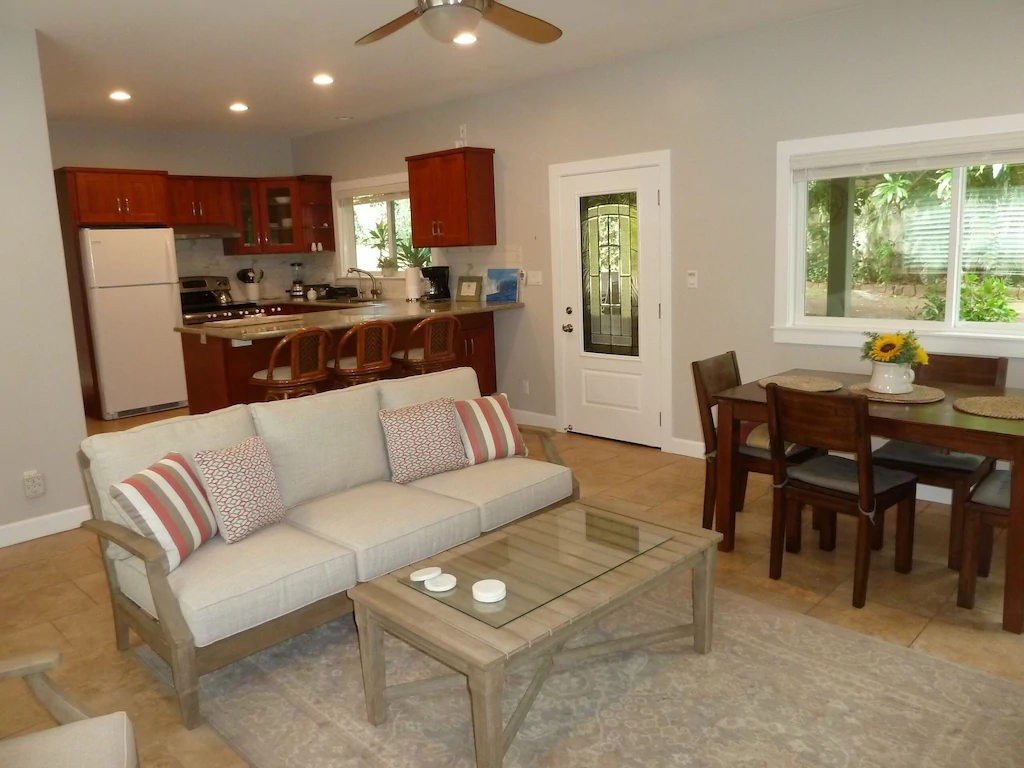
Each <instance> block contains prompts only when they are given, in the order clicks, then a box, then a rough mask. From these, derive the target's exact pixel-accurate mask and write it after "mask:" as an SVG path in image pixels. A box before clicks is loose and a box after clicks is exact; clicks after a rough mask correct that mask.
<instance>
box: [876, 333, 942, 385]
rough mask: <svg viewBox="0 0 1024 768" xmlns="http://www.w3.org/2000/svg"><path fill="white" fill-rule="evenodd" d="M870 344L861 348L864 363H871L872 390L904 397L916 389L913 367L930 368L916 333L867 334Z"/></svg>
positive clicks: (926, 354)
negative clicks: (926, 366) (924, 366)
mask: <svg viewBox="0 0 1024 768" xmlns="http://www.w3.org/2000/svg"><path fill="white" fill-rule="evenodd" d="M864 335H865V336H867V337H868V340H867V341H865V342H864V346H863V347H861V354H860V359H861V360H870V361H871V381H870V382H869V383H868V389H870V390H871V391H872V392H883V393H885V394H889V395H903V394H906V393H907V392H911V391H913V389H914V370H913V369H912V368H911V367H910V366H911V365H915V364H916V365H928V353H927V352H925V351H924V348H923V347H922V346H921V345H920V344H919V343H918V341H917V337H916V336H915V335H914V332H913V331H908V332H907V333H899V332H897V333H871V332H865V334H864Z"/></svg>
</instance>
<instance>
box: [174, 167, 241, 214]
mask: <svg viewBox="0 0 1024 768" xmlns="http://www.w3.org/2000/svg"><path fill="white" fill-rule="evenodd" d="M167 207H168V220H169V223H170V224H171V226H175V225H189V224H219V225H233V224H235V206H234V200H233V198H232V190H231V180H230V179H218V178H212V177H187V176H168V177H167Z"/></svg>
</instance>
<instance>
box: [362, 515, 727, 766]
mask: <svg viewBox="0 0 1024 768" xmlns="http://www.w3.org/2000/svg"><path fill="white" fill-rule="evenodd" d="M721 538H722V536H721V534H719V533H716V532H714V531H706V530H704V529H702V528H697V529H689V528H688V529H685V530H676V529H672V528H665V527H662V526H658V525H654V524H650V523H645V522H641V521H639V520H634V519H632V518H628V517H624V516H622V515H617V514H614V513H612V512H608V511H605V510H601V509H595V508H591V507H588V506H587V505H585V504H581V503H579V502H569V503H567V504H564V505H562V506H560V507H556V508H554V509H551V510H548V511H546V512H542V513H540V514H537V515H534V516H532V517H528V518H524V519H522V520H519V521H518V522H515V523H512V524H510V525H507V526H505V527H504V528H501V529H499V530H496V531H492V532H491V533H488V534H485V535H483V536H481V537H480V538H479V539H476V540H475V541H471V542H468V543H466V544H462V545H460V546H458V547H454V548H453V549H450V550H448V551H447V552H443V553H441V554H440V555H438V556H436V557H432V558H429V559H427V560H424V561H422V562H419V563H416V564H414V565H411V566H409V567H407V568H402V569H399V570H398V571H395V572H394V573H390V574H388V575H386V576H381V577H380V578H377V579H374V580H373V581H370V582H366V583H364V584H359V585H358V586H355V587H353V588H352V589H350V590H349V592H348V595H349V597H350V598H351V599H352V602H353V604H354V607H355V617H356V624H357V627H358V630H359V656H360V662H361V664H362V671H363V687H364V690H365V695H366V713H367V718H368V719H369V721H370V722H371V723H373V724H374V725H380V724H381V723H383V722H384V721H385V720H387V702H388V701H393V700H395V699H397V698H401V697H402V696H410V695H414V694H424V693H428V692H437V691H440V690H444V689H445V688H449V687H452V686H456V685H465V683H466V682H467V681H468V684H469V693H470V704H471V708H472V712H473V739H474V745H475V747H476V760H477V766H481V767H482V768H497V767H498V766H500V765H501V764H502V760H503V758H504V755H505V752H506V751H507V750H508V747H509V745H510V744H511V742H512V739H514V738H515V735H516V733H517V732H518V730H519V728H520V726H521V725H522V724H523V721H524V720H525V718H526V715H527V713H528V712H529V709H530V706H531V705H532V704H533V702H534V700H535V699H536V697H537V694H538V693H539V692H540V689H541V687H542V686H543V684H544V681H545V680H546V679H547V676H548V675H549V674H550V672H551V670H552V668H553V667H554V666H555V664H558V665H559V666H562V665H564V664H568V663H571V662H573V661H578V660H581V659H586V658H594V657H596V656H601V655H604V654H608V653H616V652H622V651H630V650H634V649H636V648H641V647H643V646H647V645H652V644H654V643H660V642H665V641H667V640H673V639H676V638H681V637H693V639H694V648H695V650H696V651H697V653H708V652H710V650H711V633H712V615H713V601H714V569H715V557H716V554H717V546H718V542H719V541H721ZM428 566H438V567H440V568H442V569H443V570H444V571H445V572H447V573H451V574H453V575H455V576H456V578H457V579H458V584H457V585H456V587H455V589H453V590H452V591H451V592H448V593H432V592H428V591H427V590H426V589H424V588H423V587H422V586H421V585H420V584H415V583H413V582H412V581H411V580H410V579H409V575H410V574H411V573H412V572H413V571H416V570H418V569H420V568H424V567H428ZM688 570H692V571H693V621H692V623H689V624H682V625H677V626H672V627H667V628H665V629H661V630H655V631H653V632H644V633H642V634H638V635H632V636H628V637H623V638H616V639H614V640H608V641H604V642H601V643H596V644H591V645H586V646H582V647H578V648H572V649H569V650H564V649H563V647H564V646H565V644H566V643H567V642H568V641H569V640H571V639H572V638H573V637H574V636H576V635H577V634H579V633H580V632H582V631H584V630H585V629H587V628H588V627H590V626H591V625H592V624H594V623H595V622H597V621H600V620H601V619H602V618H604V617H605V616H607V615H609V614H610V613H613V612H614V611H616V610H618V609H619V608H621V607H623V606H624V605H627V604H629V603H631V602H633V601H634V600H636V599H637V598H638V597H640V596H642V595H643V594H645V593H646V592H649V591H650V590H652V589H654V588H656V587H658V586H660V585H662V584H665V583H666V582H669V581H671V580H673V579H675V578H676V577H677V576H679V574H681V573H683V572H685V571H688ZM495 578H496V579H501V580H502V581H504V582H505V584H506V589H507V596H506V598H505V599H504V600H503V601H501V602H500V603H492V604H487V603H477V602H476V601H474V600H473V597H472V587H473V583H474V582H476V581H478V580H480V579H495ZM384 632H387V633H389V634H392V635H394V636H395V637H398V638H400V639H402V640H404V641H405V642H407V643H408V644H409V645H411V646H413V647H414V648H417V649H419V650H420V651H422V652H423V653H426V654H427V655H429V656H431V657H433V658H435V659H437V660H438V661H440V662H442V663H443V664H445V665H447V666H448V667H450V668H451V669H453V670H455V671H456V672H455V674H451V675H442V676H440V677H435V678H431V679H428V680H418V681H415V682H411V683H401V684H397V685H390V686H389V685H387V683H386V680H385V675H384V643H383V633H384ZM537 660H540V665H539V667H538V669H537V671H536V673H535V674H534V678H533V681H532V682H531V683H530V685H529V687H528V688H527V690H526V693H525V694H524V695H523V698H522V700H521V701H520V702H519V705H518V706H517V708H516V710H515V712H514V713H513V714H512V717H511V718H510V719H509V721H508V723H507V724H505V723H504V720H503V717H502V707H501V699H502V692H503V689H504V682H505V675H506V673H507V671H508V670H509V669H514V668H516V667H518V666H519V665H520V664H523V663H525V662H529V661H534V662H536V661H537Z"/></svg>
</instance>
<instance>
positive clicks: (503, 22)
mask: <svg viewBox="0 0 1024 768" xmlns="http://www.w3.org/2000/svg"><path fill="white" fill-rule="evenodd" d="M484 19H486V20H487V21H489V22H491V24H496V25H498V26H499V27H501V28H502V29H504V30H505V31H506V32H509V33H511V34H513V35H515V36H516V37H521V38H523V39H524V40H529V41H530V42H531V43H553V42H555V40H557V39H558V38H560V37H561V36H562V30H560V29H559V28H558V27H556V26H555V25H554V24H548V23H547V22H546V21H544V20H543V19H538V18H537V17H536V16H531V15H530V14H528V13H523V12H522V11H517V10H514V9H512V8H509V7H508V6H507V5H502V4H501V3H499V2H497V0H493V2H491V4H490V6H489V7H488V8H487V10H486V11H484Z"/></svg>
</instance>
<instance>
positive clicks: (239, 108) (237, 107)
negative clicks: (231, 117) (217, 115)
mask: <svg viewBox="0 0 1024 768" xmlns="http://www.w3.org/2000/svg"><path fill="white" fill-rule="evenodd" d="M228 109H230V110H231V111H232V112H245V111H246V110H247V109H248V107H247V106H245V104H243V103H242V102H240V101H239V102H237V103H235V104H232V105H231V106H230V107H228Z"/></svg>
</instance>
